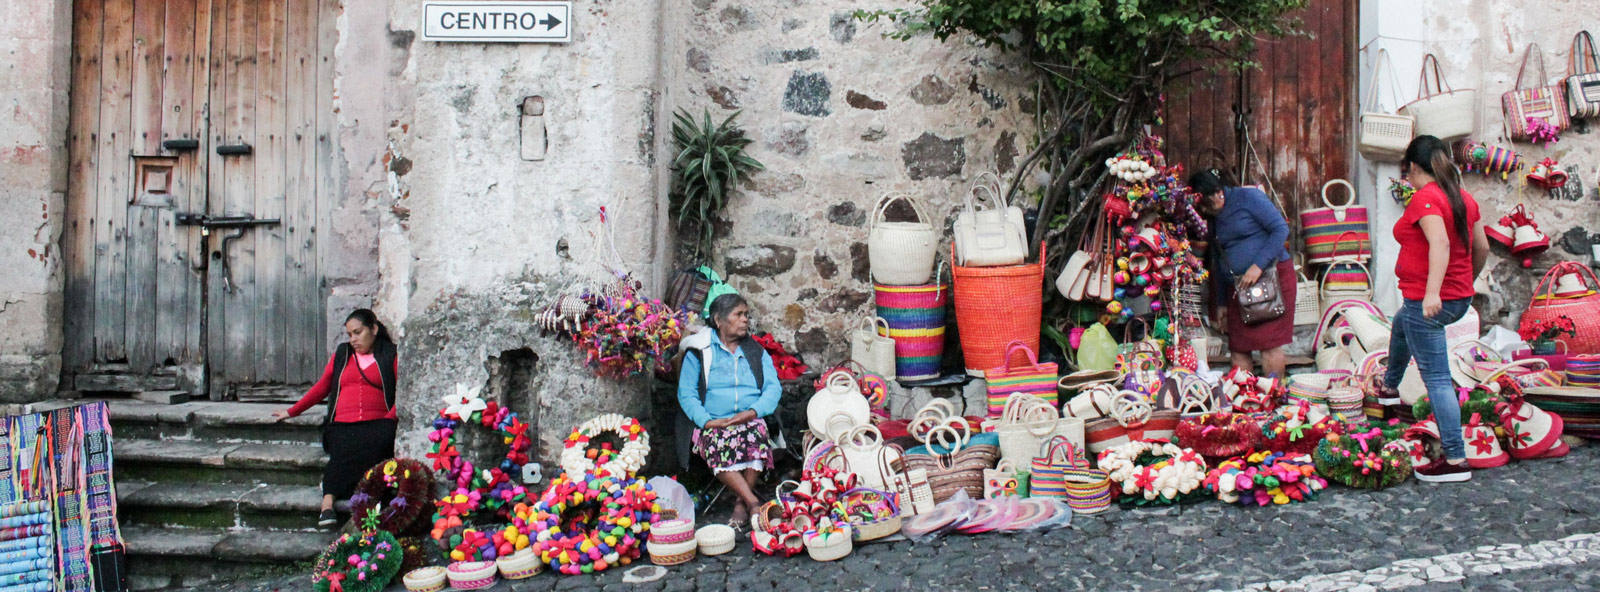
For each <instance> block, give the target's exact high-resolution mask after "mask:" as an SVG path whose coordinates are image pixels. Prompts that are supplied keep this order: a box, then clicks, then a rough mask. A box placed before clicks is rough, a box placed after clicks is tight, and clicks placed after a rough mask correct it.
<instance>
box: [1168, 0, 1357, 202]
mask: <svg viewBox="0 0 1600 592" xmlns="http://www.w3.org/2000/svg"><path fill="white" fill-rule="evenodd" d="M1356 4H1357V3H1356V2H1355V0H1341V1H1338V2H1315V3H1312V5H1311V6H1309V7H1307V8H1306V9H1304V10H1302V11H1301V12H1300V13H1299V14H1298V15H1297V16H1298V17H1299V18H1300V19H1301V21H1302V26H1303V28H1304V29H1305V30H1306V31H1307V32H1308V33H1309V34H1310V35H1309V36H1306V37H1292V38H1287V39H1280V40H1273V41H1266V42H1263V43H1261V45H1260V46H1259V47H1258V48H1257V51H1256V55H1255V56H1254V58H1255V61H1257V62H1259V63H1260V64H1261V66H1260V68H1259V69H1251V70H1246V71H1244V72H1242V73H1240V72H1230V73H1220V74H1217V73H1209V72H1207V73H1200V74H1196V75H1195V76H1197V77H1201V78H1203V79H1202V80H1191V81H1189V82H1191V83H1194V84H1191V85H1190V86H1189V88H1187V89H1186V90H1183V91H1180V92H1179V93H1175V95H1174V97H1173V98H1172V99H1171V100H1169V103H1168V107H1167V108H1168V113H1167V120H1166V123H1165V125H1164V126H1163V132H1164V133H1165V134H1166V139H1167V148H1168V149H1167V153H1168V156H1169V157H1170V158H1172V159H1174V161H1175V162H1181V163H1184V164H1185V166H1187V167H1188V169H1189V170H1195V169H1197V168H1200V167H1208V166H1212V164H1213V162H1214V161H1216V160H1217V157H1216V154H1217V152H1220V153H1221V155H1222V157H1221V160H1222V162H1221V163H1220V164H1221V165H1223V166H1222V167H1221V168H1226V169H1232V170H1233V171H1234V172H1236V173H1238V172H1242V173H1243V174H1242V175H1240V176H1241V178H1243V179H1244V180H1245V181H1246V182H1247V183H1250V184H1262V179H1263V176H1265V177H1266V178H1269V179H1271V181H1272V186H1273V188H1274V189H1275V190H1276V191H1277V193H1278V195H1279V197H1280V198H1281V199H1282V201H1283V204H1282V205H1283V206H1284V208H1285V210H1287V213H1288V215H1289V219H1290V221H1291V224H1295V223H1297V221H1298V220H1299V216H1298V213H1299V212H1300V211H1302V210H1304V209H1306V208H1310V207H1317V206H1318V205H1320V203H1321V201H1320V200H1321V197H1320V193H1319V192H1320V189H1321V187H1322V184H1323V183H1325V182H1327V181H1328V180H1329V179H1349V178H1350V176H1351V175H1352V174H1353V172H1354V170H1355V168H1354V160H1353V154H1354V150H1353V148H1352V147H1353V138H1354V136H1353V134H1354V125H1352V121H1353V119H1354V115H1355V107H1354V98H1355V95H1356V80H1355V56H1356V27H1357V21H1356ZM1241 76H1242V77H1243V80H1241ZM1241 82H1242V83H1243V84H1241ZM1241 89H1242V90H1243V100H1241V94H1240V91H1241ZM1241 113H1242V115H1243V123H1244V124H1245V125H1244V126H1243V128H1242V129H1241V127H1240V126H1239V125H1237V124H1238V123H1239V120H1238V115H1239V114H1241ZM1242 130H1248V134H1247V135H1248V138H1249V141H1250V144H1251V145H1253V147H1254V151H1255V153H1256V154H1257V155H1259V162H1258V160H1257V159H1256V158H1250V157H1246V156H1245V150H1244V149H1242V146H1241V145H1242V144H1243V140H1244V139H1245V135H1246V134H1244V133H1242ZM1213 148H1214V149H1216V150H1215V151H1213Z"/></svg>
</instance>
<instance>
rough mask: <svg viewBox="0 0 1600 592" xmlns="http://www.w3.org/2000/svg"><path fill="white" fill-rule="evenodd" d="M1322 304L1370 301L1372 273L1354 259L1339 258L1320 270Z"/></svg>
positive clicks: (1363, 264)
mask: <svg viewBox="0 0 1600 592" xmlns="http://www.w3.org/2000/svg"><path fill="white" fill-rule="evenodd" d="M1318 290H1319V291H1320V292H1321V298H1320V300H1321V302H1322V303H1323V304H1327V303H1331V302H1339V301H1341V300H1369V301H1370V300H1372V273H1371V272H1370V271H1368V270H1367V265H1366V264H1365V263H1362V262H1360V261H1358V260H1356V259H1355V258H1354V257H1339V258H1337V259H1335V260H1334V261H1333V263H1331V264H1329V265H1328V267H1327V268H1326V269H1323V270H1322V285H1321V286H1320V287H1319V288H1318Z"/></svg>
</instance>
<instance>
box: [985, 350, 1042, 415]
mask: <svg viewBox="0 0 1600 592" xmlns="http://www.w3.org/2000/svg"><path fill="white" fill-rule="evenodd" d="M1018 353H1021V354H1024V355H1025V356H1026V359H1027V363H1026V364H1013V363H1012V360H1013V359H1014V358H1015V357H1016V355H1017V354H1018ZM984 375H985V377H986V382H987V383H988V392H989V417H1000V415H1001V414H1002V413H1004V412H1005V407H1006V403H1007V402H1008V401H1009V400H1010V399H1009V397H1010V396H1011V395H1012V394H1015V393H1026V394H1029V395H1033V396H1034V397H1037V398H1038V399H1039V400H1041V401H1044V402H1045V403H1047V404H1049V405H1050V406H1051V407H1052V408H1053V407H1055V404H1056V382H1057V381H1058V380H1059V379H1060V376H1059V371H1058V369H1057V366H1056V363H1055V362H1045V363H1042V364H1041V363H1039V356H1038V355H1037V354H1035V353H1034V350H1033V349H1032V348H1030V347H1028V346H1027V344H1024V343H1022V342H1021V341H1013V342H1011V343H1009V344H1007V345H1006V359H1005V363H1004V364H1001V365H1000V366H998V367H996V368H991V369H989V371H988V372H985V373H984Z"/></svg>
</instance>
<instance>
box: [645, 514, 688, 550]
mask: <svg viewBox="0 0 1600 592" xmlns="http://www.w3.org/2000/svg"><path fill="white" fill-rule="evenodd" d="M692 540H694V524H693V523H690V522H689V521H688V520H683V519H673V520H659V521H657V522H655V523H653V524H651V525H650V544H652V545H670V544H673V543H681V542H684V541H692Z"/></svg>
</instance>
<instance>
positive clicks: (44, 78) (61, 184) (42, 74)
mask: <svg viewBox="0 0 1600 592" xmlns="http://www.w3.org/2000/svg"><path fill="white" fill-rule="evenodd" d="M0 14H5V15H7V17H6V18H5V19H3V21H0V105H4V108H3V109H0V180H3V182H0V220H5V223H4V224H0V269H4V270H5V271H4V272H3V273H0V402H6V403H26V402H32V401H38V400H43V399H46V398H49V397H50V396H52V395H54V394H55V390H56V385H57V383H58V381H59V379H60V372H61V314H62V311H61V306H62V301H61V282H62V275H61V245H60V244H59V242H58V239H59V238H60V236H61V227H62V218H63V217H64V216H65V213H66V211H65V207H66V206H65V200H66V190H67V111H68V107H67V104H68V102H67V90H68V86H69V84H70V81H71V79H72V78H71V71H72V65H71V41H72V28H71V25H72V2H70V1H68V0H55V1H51V2H38V1H31V2H30V1H25V0H0Z"/></svg>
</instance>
